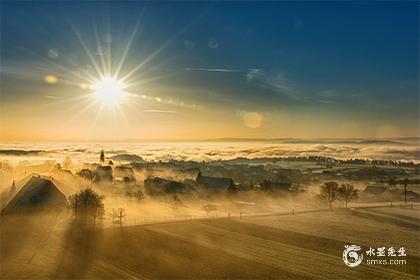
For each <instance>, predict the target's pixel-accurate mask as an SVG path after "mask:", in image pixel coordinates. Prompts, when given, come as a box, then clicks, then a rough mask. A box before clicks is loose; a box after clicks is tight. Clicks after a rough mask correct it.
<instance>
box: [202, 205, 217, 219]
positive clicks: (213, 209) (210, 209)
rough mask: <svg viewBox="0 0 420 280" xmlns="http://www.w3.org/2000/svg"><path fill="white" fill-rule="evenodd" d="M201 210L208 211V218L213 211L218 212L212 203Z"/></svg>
mask: <svg viewBox="0 0 420 280" xmlns="http://www.w3.org/2000/svg"><path fill="white" fill-rule="evenodd" d="M201 210H203V211H206V212H207V216H208V215H209V213H210V212H211V211H217V206H216V205H214V204H211V203H210V204H207V205H204V206H203V208H201Z"/></svg>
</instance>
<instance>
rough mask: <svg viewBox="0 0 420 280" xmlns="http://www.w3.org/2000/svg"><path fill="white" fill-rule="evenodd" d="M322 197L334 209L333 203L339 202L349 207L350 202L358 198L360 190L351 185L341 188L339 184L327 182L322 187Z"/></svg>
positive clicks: (344, 185) (343, 185)
mask: <svg viewBox="0 0 420 280" xmlns="http://www.w3.org/2000/svg"><path fill="white" fill-rule="evenodd" d="M320 195H321V197H322V198H323V199H325V200H326V201H327V202H328V204H329V206H330V208H331V209H332V203H333V202H334V201H337V200H341V201H344V202H345V206H346V207H347V204H348V202H350V201H351V200H353V199H356V198H358V190H357V189H355V188H354V186H353V185H350V184H342V185H341V186H339V185H338V183H337V182H326V183H324V185H322V186H321V192H320Z"/></svg>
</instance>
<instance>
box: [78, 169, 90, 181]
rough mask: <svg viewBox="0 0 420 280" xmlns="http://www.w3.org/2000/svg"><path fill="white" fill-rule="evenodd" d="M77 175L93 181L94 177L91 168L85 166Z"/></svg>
mask: <svg viewBox="0 0 420 280" xmlns="http://www.w3.org/2000/svg"><path fill="white" fill-rule="evenodd" d="M76 175H77V176H79V177H81V178H83V179H86V180H89V181H91V180H92V179H93V173H92V171H90V169H87V168H84V169H82V170H80V171H79V172H77V173H76Z"/></svg>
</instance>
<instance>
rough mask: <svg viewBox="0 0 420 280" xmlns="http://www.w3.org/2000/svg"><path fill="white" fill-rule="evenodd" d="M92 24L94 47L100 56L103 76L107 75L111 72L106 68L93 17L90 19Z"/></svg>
mask: <svg viewBox="0 0 420 280" xmlns="http://www.w3.org/2000/svg"><path fill="white" fill-rule="evenodd" d="M92 26H93V32H94V33H95V39H96V47H97V52H98V54H97V55H98V56H99V57H100V61H101V65H102V71H103V73H105V76H107V77H108V76H110V75H111V72H110V69H108V68H107V65H106V62H105V58H104V53H103V48H102V44H101V40H100V39H99V34H98V29H97V26H96V22H95V21H94V20H93V19H92Z"/></svg>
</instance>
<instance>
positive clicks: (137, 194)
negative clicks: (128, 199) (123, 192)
mask: <svg viewBox="0 0 420 280" xmlns="http://www.w3.org/2000/svg"><path fill="white" fill-rule="evenodd" d="M133 197H134V198H135V199H137V202H138V203H140V201H142V200H143V199H144V194H143V192H142V191H141V190H138V191H135V192H133Z"/></svg>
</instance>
